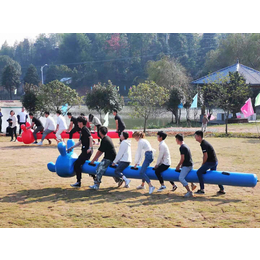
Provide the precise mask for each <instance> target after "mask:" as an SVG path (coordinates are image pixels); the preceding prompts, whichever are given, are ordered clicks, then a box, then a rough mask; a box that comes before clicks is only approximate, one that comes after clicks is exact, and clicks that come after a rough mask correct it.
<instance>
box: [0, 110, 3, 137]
mask: <svg viewBox="0 0 260 260" xmlns="http://www.w3.org/2000/svg"><path fill="white" fill-rule="evenodd" d="M2 117H3V114H2V112H1V108H0V133H3V132H2Z"/></svg>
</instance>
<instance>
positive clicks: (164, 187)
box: [157, 185, 166, 192]
mask: <svg viewBox="0 0 260 260" xmlns="http://www.w3.org/2000/svg"><path fill="white" fill-rule="evenodd" d="M165 189H166V186H164V185H162V186H161V187H160V188H159V189H158V190H157V192H158V191H163V190H165Z"/></svg>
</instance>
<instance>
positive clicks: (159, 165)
mask: <svg viewBox="0 0 260 260" xmlns="http://www.w3.org/2000/svg"><path fill="white" fill-rule="evenodd" d="M166 137H167V134H166V133H164V132H163V131H159V132H158V133H157V140H158V141H159V142H160V144H159V155H158V158H157V162H156V165H155V166H154V169H155V175H156V176H157V178H158V180H159V182H160V184H161V187H160V188H159V189H158V190H157V191H159V192H160V191H163V190H165V189H166V186H165V185H164V180H163V177H162V173H163V172H164V171H166V170H167V169H168V168H169V167H170V165H171V156H170V152H169V148H168V146H167V144H166V143H165V142H164V140H165V139H166ZM170 183H171V185H172V191H175V190H176V189H177V186H176V185H175V183H174V182H173V181H170Z"/></svg>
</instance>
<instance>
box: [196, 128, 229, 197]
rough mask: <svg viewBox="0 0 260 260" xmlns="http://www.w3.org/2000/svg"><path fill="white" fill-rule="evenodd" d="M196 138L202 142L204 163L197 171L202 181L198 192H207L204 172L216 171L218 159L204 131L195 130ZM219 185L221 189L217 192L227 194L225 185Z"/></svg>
mask: <svg viewBox="0 0 260 260" xmlns="http://www.w3.org/2000/svg"><path fill="white" fill-rule="evenodd" d="M195 139H196V141H197V142H199V143H200V146H201V150H202V153H203V161H202V165H201V167H200V168H199V169H198V171H197V175H198V179H199V182H200V190H198V191H197V192H196V194H205V191H204V180H203V174H206V173H207V170H212V171H216V170H217V166H218V159H217V156H216V153H215V150H214V148H213V147H212V145H211V144H210V143H209V142H207V141H206V140H204V139H203V132H202V131H196V132H195ZM218 186H219V189H220V190H219V191H218V192H217V194H225V191H224V187H223V185H218Z"/></svg>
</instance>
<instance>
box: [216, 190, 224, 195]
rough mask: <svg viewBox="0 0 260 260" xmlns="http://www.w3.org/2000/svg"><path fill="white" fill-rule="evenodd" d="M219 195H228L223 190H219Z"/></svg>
mask: <svg viewBox="0 0 260 260" xmlns="http://www.w3.org/2000/svg"><path fill="white" fill-rule="evenodd" d="M217 194H219V195H224V194H226V192H225V191H223V190H219V191H218V192H217Z"/></svg>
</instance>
